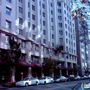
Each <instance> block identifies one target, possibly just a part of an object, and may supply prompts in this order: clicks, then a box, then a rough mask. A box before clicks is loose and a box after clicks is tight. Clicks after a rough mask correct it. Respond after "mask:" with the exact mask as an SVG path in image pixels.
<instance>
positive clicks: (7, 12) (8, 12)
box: [6, 7, 11, 15]
mask: <svg viewBox="0 0 90 90" xmlns="http://www.w3.org/2000/svg"><path fill="white" fill-rule="evenodd" d="M6 14H7V15H11V9H10V8H8V7H6Z"/></svg>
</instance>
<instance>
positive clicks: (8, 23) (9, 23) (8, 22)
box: [6, 20, 11, 29]
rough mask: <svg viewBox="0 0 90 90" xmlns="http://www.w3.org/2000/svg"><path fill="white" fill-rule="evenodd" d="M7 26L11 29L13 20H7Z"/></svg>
mask: <svg viewBox="0 0 90 90" xmlns="http://www.w3.org/2000/svg"><path fill="white" fill-rule="evenodd" d="M6 28H8V29H11V21H8V20H6Z"/></svg>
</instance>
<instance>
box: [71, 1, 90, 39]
mask: <svg viewBox="0 0 90 90" xmlns="http://www.w3.org/2000/svg"><path fill="white" fill-rule="evenodd" d="M79 9H80V10H81V13H82V14H83V15H84V20H85V21H86V22H87V25H88V32H89V34H88V36H89V39H90V0H72V12H74V11H78V10H79ZM81 13H80V14H81Z"/></svg>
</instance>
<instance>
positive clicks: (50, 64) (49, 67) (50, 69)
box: [43, 58, 57, 75]
mask: <svg viewBox="0 0 90 90" xmlns="http://www.w3.org/2000/svg"><path fill="white" fill-rule="evenodd" d="M56 65H57V63H56V61H54V60H53V59H51V58H45V60H44V62H43V71H45V72H46V73H47V74H49V75H52V74H53V73H54V71H55V70H56Z"/></svg>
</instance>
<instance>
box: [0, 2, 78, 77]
mask: <svg viewBox="0 0 90 90" xmlns="http://www.w3.org/2000/svg"><path fill="white" fill-rule="evenodd" d="M74 32H75V24H74V21H73V19H72V17H71V0H0V48H1V49H4V50H7V49H8V48H9V47H8V36H14V37H16V39H17V40H18V41H19V42H20V43H21V50H22V57H21V59H20V62H21V63H20V65H21V67H22V68H23V70H22V69H20V70H19V71H17V72H24V73H23V74H24V77H25V76H26V75H27V74H28V73H32V75H33V76H40V75H41V70H42V69H41V68H42V66H41V64H42V62H43V61H44V58H46V57H50V53H49V51H48V49H49V46H50V47H52V52H51V55H52V58H53V59H55V60H57V61H58V62H59V68H58V70H57V73H58V74H59V75H65V76H66V75H69V74H74V75H77V74H78V69H77V50H76V36H75V35H73V33H74ZM57 45H59V46H62V47H63V50H62V53H60V54H59V55H58V56H57V55H55V54H54V51H53V50H54V48H56V46H57ZM32 62H33V63H34V67H33V65H31V66H29V65H28V64H31V63H32ZM27 63H28V64H27ZM19 74H20V73H18V76H20V75H19Z"/></svg>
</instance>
